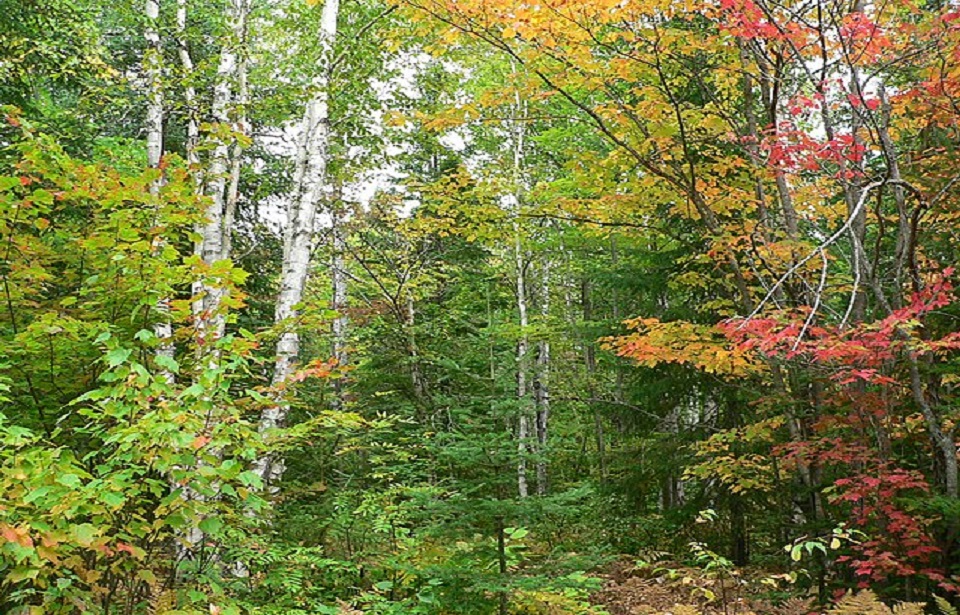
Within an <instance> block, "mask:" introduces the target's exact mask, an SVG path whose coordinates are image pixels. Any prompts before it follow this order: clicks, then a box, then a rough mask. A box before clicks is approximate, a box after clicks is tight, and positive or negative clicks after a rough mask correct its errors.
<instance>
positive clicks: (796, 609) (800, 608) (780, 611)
mask: <svg viewBox="0 0 960 615" xmlns="http://www.w3.org/2000/svg"><path fill="white" fill-rule="evenodd" d="M814 608H815V607H814V606H813V598H790V599H789V600H787V601H786V602H784V603H783V604H781V605H779V606H778V607H776V608H774V609H773V611H772V612H771V613H772V615H809V613H810V612H811V611H813V610H814Z"/></svg>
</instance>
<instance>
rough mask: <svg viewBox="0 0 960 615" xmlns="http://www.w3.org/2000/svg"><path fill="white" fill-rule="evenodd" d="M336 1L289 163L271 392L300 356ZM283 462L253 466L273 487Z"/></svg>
mask: <svg viewBox="0 0 960 615" xmlns="http://www.w3.org/2000/svg"><path fill="white" fill-rule="evenodd" d="M339 10H340V3H339V0H327V1H326V2H325V3H324V5H323V13H322V15H321V24H320V33H319V41H318V42H319V45H320V50H321V53H320V58H321V60H320V69H319V73H318V74H317V76H316V78H315V79H314V81H313V84H312V89H313V96H312V97H311V98H310V100H309V101H308V102H307V105H306V108H305V110H304V114H303V120H302V123H301V137H300V139H301V140H300V143H299V146H298V148H297V159H296V160H295V173H294V189H293V193H292V194H291V195H290V199H289V202H288V206H287V207H288V209H287V216H286V218H287V219H286V228H285V230H284V238H283V263H282V266H281V272H280V293H279V295H278V297H277V303H276V308H275V320H276V322H277V323H278V324H280V325H281V327H283V330H282V332H281V333H280V338H279V339H278V340H277V346H276V359H275V362H274V370H273V386H274V387H275V388H277V387H282V385H283V384H284V383H286V382H287V380H288V379H289V378H290V376H291V375H292V374H293V371H294V369H295V366H296V360H297V356H298V355H299V353H300V334H299V333H298V332H297V330H296V323H295V319H296V316H297V313H298V306H299V304H300V302H301V300H302V298H303V291H304V288H305V287H306V283H307V276H308V273H309V269H310V254H311V252H312V249H313V243H314V226H315V222H316V217H317V210H318V208H319V206H320V201H321V199H322V197H323V187H324V185H325V183H326V180H327V167H328V164H329V154H330V106H329V105H330V92H329V84H330V76H331V70H330V69H331V66H330V63H331V59H332V55H333V44H334V41H335V40H336V36H337V18H338V14H339ZM288 411H289V404H287V403H286V402H285V401H283V400H281V399H278V400H277V403H276V404H275V405H272V406H270V407H268V408H267V409H265V410H264V411H263V412H262V414H261V416H260V431H261V433H265V432H267V431H269V430H270V429H273V428H275V427H278V426H280V425H282V424H283V422H284V420H285V419H286V416H287V412H288ZM283 469H284V468H283V461H282V460H281V459H280V458H279V457H277V456H276V455H272V454H271V455H264V456H262V457H261V458H260V459H258V460H257V461H256V462H255V464H254V470H255V472H256V473H257V474H258V475H259V476H260V478H261V480H262V481H263V482H264V483H265V484H275V483H276V481H277V480H278V479H279V478H280V476H281V475H282V474H283Z"/></svg>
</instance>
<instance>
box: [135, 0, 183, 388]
mask: <svg viewBox="0 0 960 615" xmlns="http://www.w3.org/2000/svg"><path fill="white" fill-rule="evenodd" d="M144 13H145V16H146V18H147V19H146V28H145V30H144V33H143V36H144V38H145V39H146V41H147V50H146V53H145V54H144V58H143V65H144V72H145V73H146V75H147V88H148V92H147V114H146V115H147V122H146V132H147V166H149V167H150V168H151V169H159V168H160V159H161V158H162V157H163V74H162V73H163V67H162V60H163V50H162V48H161V45H160V32H159V30H158V28H157V22H158V21H159V20H160V0H146V3H145V4H144ZM162 186H163V178H162V177H157V178H156V179H155V180H153V181H152V182H150V195H151V196H153V197H154V198H155V199H158V198H159V197H160V188H161V187H162ZM162 247H163V241H162V240H160V239H158V240H157V241H156V242H155V243H154V249H155V250H160V249H161V248H162ZM156 309H157V313H158V314H159V318H158V321H157V324H155V325H154V327H153V333H154V335H156V336H157V339H159V340H160V345H159V346H157V349H156V351H155V354H156V356H157V357H165V358H167V359H173V357H174V354H175V352H176V348H175V347H174V344H173V341H172V338H173V326H172V325H171V323H170V299H169V298H168V297H161V298H160V299H159V300H157V307H156ZM160 374H161V376H162V377H163V379H164V380H166V381H167V382H168V383H170V384H172V383H173V381H174V375H173V373H172V372H171V371H169V370H167V369H161V371H160Z"/></svg>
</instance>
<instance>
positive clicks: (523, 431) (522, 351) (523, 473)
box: [514, 225, 530, 498]
mask: <svg viewBox="0 0 960 615" xmlns="http://www.w3.org/2000/svg"><path fill="white" fill-rule="evenodd" d="M514 232H515V234H516V241H515V244H514V261H515V264H516V274H517V279H516V284H517V311H518V313H519V318H520V337H519V339H518V340H517V404H518V407H519V420H518V426H517V452H518V454H519V458H518V460H517V488H518V491H519V493H520V497H522V498H525V497H527V495H529V487H528V485H527V451H528V448H529V443H528V442H527V440H528V439H529V438H530V422H529V417H528V416H527V415H528V412H527V401H528V400H527V351H528V349H529V345H530V341H529V339H528V337H527V328H528V326H529V322H528V320H527V285H526V281H525V280H524V273H525V272H524V269H525V267H526V263H525V262H524V258H523V249H522V246H521V245H520V229H519V225H515V226H514Z"/></svg>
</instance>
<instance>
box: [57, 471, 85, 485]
mask: <svg viewBox="0 0 960 615" xmlns="http://www.w3.org/2000/svg"><path fill="white" fill-rule="evenodd" d="M57 482H58V483H60V484H61V485H63V486H64V487H70V488H71V489H76V488H77V487H79V486H80V485H82V484H83V481H81V480H80V477H79V476H77V475H76V474H61V475H60V476H58V477H57Z"/></svg>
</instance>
